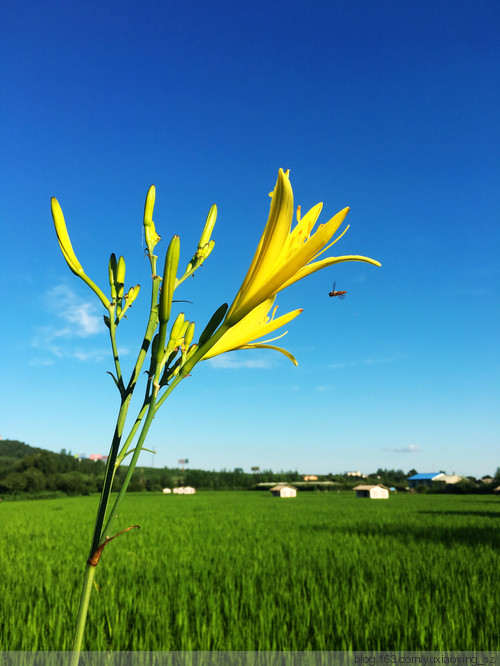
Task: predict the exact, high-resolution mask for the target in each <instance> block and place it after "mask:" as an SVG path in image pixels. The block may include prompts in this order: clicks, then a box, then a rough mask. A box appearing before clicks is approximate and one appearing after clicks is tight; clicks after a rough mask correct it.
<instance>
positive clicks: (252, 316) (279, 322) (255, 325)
mask: <svg viewBox="0 0 500 666" xmlns="http://www.w3.org/2000/svg"><path fill="white" fill-rule="evenodd" d="M273 303H274V298H271V299H268V300H267V301H264V302H263V303H261V304H260V305H259V306H258V307H257V308H255V309H254V310H252V312H250V313H248V315H247V316H246V317H244V318H243V319H241V320H240V321H239V322H238V323H237V324H235V325H234V326H232V327H231V328H230V329H229V330H228V331H227V332H226V333H224V335H223V336H222V337H221V338H220V340H219V341H218V342H216V343H215V345H214V346H213V347H212V348H211V349H210V350H209V351H208V353H207V354H206V355H205V356H204V357H203V358H204V359H207V358H212V357H214V356H218V355H219V354H224V353H226V352H228V351H233V350H235V349H242V348H245V347H246V345H248V344H250V343H252V341H253V340H258V339H259V338H262V337H264V336H267V335H269V334H270V333H272V332H273V331H275V330H276V329H278V328H280V327H281V326H285V325H286V324H288V322H290V321H291V320H292V319H294V318H295V317H297V316H298V315H299V314H300V313H301V312H302V310H300V309H299V310H293V311H292V312H289V313H288V314H286V315H283V316H281V317H278V318H277V319H272V318H271V317H268V316H267V314H268V312H269V311H270V310H271V308H272V306H273ZM261 344H262V343H261Z"/></svg>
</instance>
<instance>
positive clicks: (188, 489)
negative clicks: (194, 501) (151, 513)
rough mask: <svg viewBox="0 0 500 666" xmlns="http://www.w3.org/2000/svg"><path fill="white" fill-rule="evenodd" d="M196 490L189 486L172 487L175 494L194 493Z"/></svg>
mask: <svg viewBox="0 0 500 666" xmlns="http://www.w3.org/2000/svg"><path fill="white" fill-rule="evenodd" d="M195 492H196V490H195V489H194V488H191V486H181V487H180V488H174V493H175V494H176V495H194V494H195Z"/></svg>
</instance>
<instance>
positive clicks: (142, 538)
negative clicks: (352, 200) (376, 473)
mask: <svg viewBox="0 0 500 666" xmlns="http://www.w3.org/2000/svg"><path fill="white" fill-rule="evenodd" d="M353 495H354V493H312V492H309V493H299V495H298V497H297V498H296V499H288V500H285V499H279V498H273V497H271V496H270V494H268V493H260V492H254V493H252V492H232V493H229V492H228V493H225V492H206V493H203V492H201V493H198V494H197V495H195V496H191V497H188V496H186V497H184V496H161V495H156V494H136V495H134V494H132V495H129V496H128V498H127V499H126V500H125V503H124V506H123V510H122V515H121V517H120V525H121V528H124V527H127V526H128V525H131V524H134V523H139V524H140V525H141V530H140V531H138V532H130V533H128V534H127V535H124V536H122V537H120V538H119V539H116V540H115V541H114V542H113V543H112V544H110V545H109V546H108V547H107V549H106V550H105V551H104V554H103V557H102V560H101V564H100V565H99V570H98V572H97V578H96V580H97V583H98V585H99V592H96V591H94V594H93V597H92V600H91V606H90V615H89V622H88V625H87V633H86V637H85V641H84V646H83V649H86V650H105V649H111V650H348V649H353V650H395V649H399V650H418V649H426V650H443V649H450V650H472V649H482V650H498V649H500V620H499V613H498V599H499V598H500V573H499V563H500V562H499V560H500V557H499V552H500V550H499V546H500V535H499V531H498V525H499V521H500V498H496V497H492V496H489V497H486V496H450V495H447V496H442V495H441V496H438V495H421V496H419V495H403V494H399V495H396V496H391V497H390V499H389V500H368V499H356V498H355V497H354V496H353ZM97 502H98V499H97V497H80V498H68V499H62V500H59V499H57V500H40V501H32V502H12V503H10V502H3V503H2V504H0V525H1V530H2V536H1V539H2V547H1V549H0V571H1V572H2V573H1V578H0V649H1V650H68V649H70V645H71V637H72V631H73V621H74V618H75V617H76V611H77V606H78V601H79V593H80V581H81V575H82V573H83V570H84V563H85V558H86V556H87V549H88V547H89V539H90V533H91V528H92V526H93V521H94V514H95V511H96V507H97Z"/></svg>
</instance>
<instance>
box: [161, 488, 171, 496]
mask: <svg viewBox="0 0 500 666" xmlns="http://www.w3.org/2000/svg"><path fill="white" fill-rule="evenodd" d="M161 492H162V493H163V494H164V495H170V493H171V492H172V490H171V489H170V488H163V490H162V491H161Z"/></svg>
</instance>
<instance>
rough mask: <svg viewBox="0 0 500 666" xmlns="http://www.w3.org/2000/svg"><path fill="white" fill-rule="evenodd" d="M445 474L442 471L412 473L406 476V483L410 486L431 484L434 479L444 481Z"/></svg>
mask: <svg viewBox="0 0 500 666" xmlns="http://www.w3.org/2000/svg"><path fill="white" fill-rule="evenodd" d="M445 477H446V474H443V472H428V473H425V474H414V475H413V476H409V477H408V485H409V486H410V488H416V487H417V486H432V484H433V482H434V481H444V479H445Z"/></svg>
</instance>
